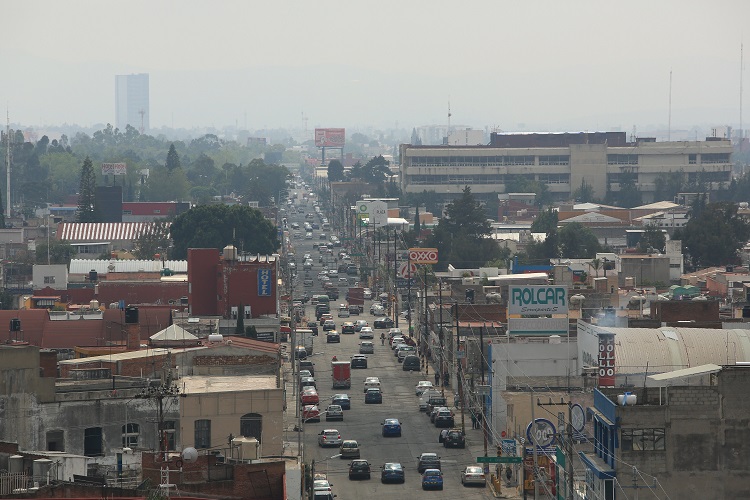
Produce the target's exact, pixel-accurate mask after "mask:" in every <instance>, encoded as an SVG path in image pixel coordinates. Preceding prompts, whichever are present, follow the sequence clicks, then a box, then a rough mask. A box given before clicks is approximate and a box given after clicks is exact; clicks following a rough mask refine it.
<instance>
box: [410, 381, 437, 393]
mask: <svg viewBox="0 0 750 500" xmlns="http://www.w3.org/2000/svg"><path fill="white" fill-rule="evenodd" d="M432 388H433V386H432V382H430V381H429V380H420V381H419V382H417V385H416V386H415V387H414V394H416V395H417V396H421V395H422V394H424V392H425V391H427V390H429V389H432Z"/></svg>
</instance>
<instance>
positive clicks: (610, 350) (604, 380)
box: [598, 333, 615, 387]
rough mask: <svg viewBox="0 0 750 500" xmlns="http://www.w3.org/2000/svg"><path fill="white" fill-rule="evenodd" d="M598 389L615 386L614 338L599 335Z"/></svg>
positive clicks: (609, 334) (610, 334)
mask: <svg viewBox="0 0 750 500" xmlns="http://www.w3.org/2000/svg"><path fill="white" fill-rule="evenodd" d="M598 385H599V387H614V386H615V336H614V334H612V333H600V334H599V382H598Z"/></svg>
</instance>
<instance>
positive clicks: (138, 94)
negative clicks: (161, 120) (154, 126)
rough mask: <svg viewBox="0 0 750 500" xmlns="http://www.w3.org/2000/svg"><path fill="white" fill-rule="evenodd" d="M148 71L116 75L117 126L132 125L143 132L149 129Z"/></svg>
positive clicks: (123, 127)
mask: <svg viewBox="0 0 750 500" xmlns="http://www.w3.org/2000/svg"><path fill="white" fill-rule="evenodd" d="M149 116H150V113H149V110H148V73H139V74H137V75H115V127H117V128H119V129H120V132H124V131H125V126H126V125H130V126H131V127H134V128H136V129H137V130H138V131H140V132H141V133H144V132H147V131H148V130H149Z"/></svg>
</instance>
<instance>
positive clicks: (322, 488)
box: [313, 479, 333, 498]
mask: <svg viewBox="0 0 750 500" xmlns="http://www.w3.org/2000/svg"><path fill="white" fill-rule="evenodd" d="M332 486H333V485H332V484H331V483H329V482H328V479H314V480H313V492H315V493H316V494H317V493H320V492H323V493H328V494H330V493H331V492H332V491H333V488H332ZM313 498H315V497H313Z"/></svg>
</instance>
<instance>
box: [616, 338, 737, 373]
mask: <svg viewBox="0 0 750 500" xmlns="http://www.w3.org/2000/svg"><path fill="white" fill-rule="evenodd" d="M601 331H604V332H610V333H614V334H615V363H616V365H617V373H618V374H622V375H625V374H630V373H643V371H644V367H645V366H646V364H647V363H648V371H649V372H651V373H662V372H667V371H673V370H680V369H684V368H692V367H696V366H701V365H707V364H715V365H725V364H734V363H735V362H736V361H750V330H739V329H731V330H718V329H711V328H674V327H663V328H606V327H601ZM675 338H676V340H675Z"/></svg>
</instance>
